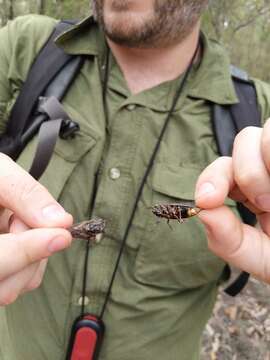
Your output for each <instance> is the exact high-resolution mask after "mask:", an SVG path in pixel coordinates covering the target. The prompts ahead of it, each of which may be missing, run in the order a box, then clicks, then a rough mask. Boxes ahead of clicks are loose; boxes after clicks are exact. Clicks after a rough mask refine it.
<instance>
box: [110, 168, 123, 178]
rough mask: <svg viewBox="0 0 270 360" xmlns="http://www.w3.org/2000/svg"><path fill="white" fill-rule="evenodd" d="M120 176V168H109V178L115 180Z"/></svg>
mask: <svg viewBox="0 0 270 360" xmlns="http://www.w3.org/2000/svg"><path fill="white" fill-rule="evenodd" d="M120 176H121V173H120V170H119V169H117V168H111V170H110V178H111V179H112V180H117V179H119V178H120Z"/></svg>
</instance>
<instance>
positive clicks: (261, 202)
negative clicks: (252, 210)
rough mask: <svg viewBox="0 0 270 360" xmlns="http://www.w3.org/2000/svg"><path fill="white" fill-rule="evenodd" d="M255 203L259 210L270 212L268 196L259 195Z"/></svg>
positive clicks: (269, 196) (269, 195)
mask: <svg viewBox="0 0 270 360" xmlns="http://www.w3.org/2000/svg"><path fill="white" fill-rule="evenodd" d="M255 201H256V203H257V206H258V207H259V208H260V209H261V210H264V211H270V194H263V195H259V196H257V197H256V199H255Z"/></svg>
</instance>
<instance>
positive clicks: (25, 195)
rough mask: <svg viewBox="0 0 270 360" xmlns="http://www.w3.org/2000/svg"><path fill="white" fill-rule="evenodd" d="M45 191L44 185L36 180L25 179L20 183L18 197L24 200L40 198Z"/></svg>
mask: <svg viewBox="0 0 270 360" xmlns="http://www.w3.org/2000/svg"><path fill="white" fill-rule="evenodd" d="M43 191H44V188H43V186H42V185H41V184H39V183H38V182H37V181H35V180H30V181H25V182H22V183H20V184H19V185H18V197H19V198H20V199H21V201H23V202H28V201H29V200H32V199H33V198H39V197H40V195H41V194H42V192H43Z"/></svg>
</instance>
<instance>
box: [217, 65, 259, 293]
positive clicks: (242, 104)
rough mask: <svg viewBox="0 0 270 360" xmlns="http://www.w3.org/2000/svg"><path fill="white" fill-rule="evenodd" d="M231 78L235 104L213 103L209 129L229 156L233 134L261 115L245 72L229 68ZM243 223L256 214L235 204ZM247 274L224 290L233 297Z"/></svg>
mask: <svg viewBox="0 0 270 360" xmlns="http://www.w3.org/2000/svg"><path fill="white" fill-rule="evenodd" d="M231 74H232V80H233V83H234V87H235V91H236V94H237V96H238V99H239V103H237V104H234V105H230V106H221V105H218V104H213V107H212V111H213V114H212V121H213V130H214V134H215V137H216V141H217V147H218V151H219V153H220V155H222V156H231V154H232V148H233V142H234V138H235V136H236V134H237V133H238V132H239V131H241V130H242V129H244V128H245V127H247V126H258V127H261V115H260V111H259V107H258V103H257V94H256V90H255V86H254V84H253V82H252V81H250V80H249V78H248V75H247V74H246V73H245V72H243V71H242V70H240V69H237V68H236V67H233V66H232V67H231ZM237 208H238V211H239V213H240V215H241V218H242V220H243V221H244V223H246V224H249V225H252V226H254V225H255V223H256V216H255V215H254V214H253V213H252V212H250V211H249V210H248V209H247V208H246V207H245V206H244V205H243V204H241V203H237ZM248 278H249V274H248V273H246V272H242V273H241V274H240V276H239V277H238V278H237V279H236V280H235V281H234V282H233V283H232V284H231V285H229V286H228V287H227V288H226V289H225V292H226V293H227V294H228V295H231V296H236V295H237V294H238V293H239V292H240V291H241V290H242V289H243V288H244V286H245V285H246V283H247V281H248Z"/></svg>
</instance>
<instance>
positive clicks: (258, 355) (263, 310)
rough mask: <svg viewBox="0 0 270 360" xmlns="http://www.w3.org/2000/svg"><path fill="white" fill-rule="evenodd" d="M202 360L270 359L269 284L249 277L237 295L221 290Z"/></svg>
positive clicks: (207, 329) (207, 328)
mask: <svg viewBox="0 0 270 360" xmlns="http://www.w3.org/2000/svg"><path fill="white" fill-rule="evenodd" d="M201 359H202V360H270V286H269V285H264V284H262V283H260V282H258V281H257V280H255V279H253V278H251V279H250V281H249V283H248V285H247V286H246V288H245V289H244V290H243V291H242V292H241V294H240V295H238V296H236V297H235V298H232V297H230V296H228V295H226V294H225V293H223V292H222V291H220V294H219V297H218V301H217V303H216V306H215V309H214V314H213V316H212V318H211V319H210V321H209V322H208V324H207V326H206V329H205V332H204V336H203V346H202V355H201Z"/></svg>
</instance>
